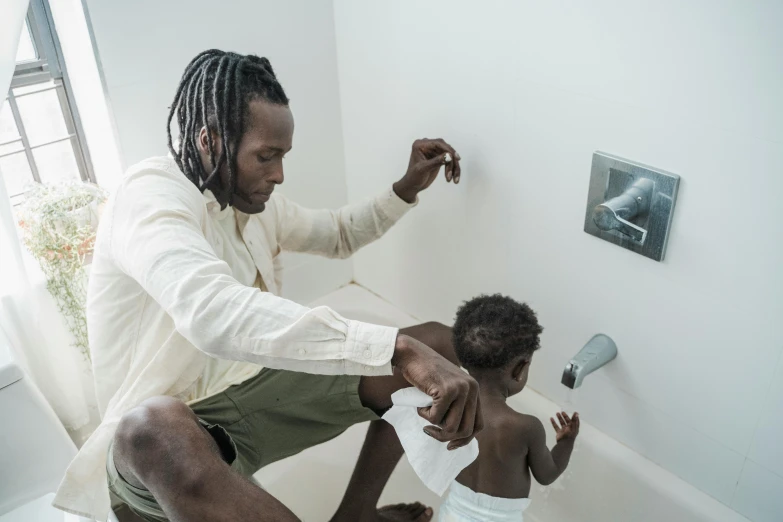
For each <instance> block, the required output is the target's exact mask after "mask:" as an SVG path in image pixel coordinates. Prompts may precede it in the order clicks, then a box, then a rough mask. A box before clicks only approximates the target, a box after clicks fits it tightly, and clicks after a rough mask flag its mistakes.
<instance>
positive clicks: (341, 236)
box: [273, 188, 416, 259]
mask: <svg viewBox="0 0 783 522" xmlns="http://www.w3.org/2000/svg"><path fill="white" fill-rule="evenodd" d="M273 197H274V202H275V205H277V208H276V210H277V216H278V218H277V237H278V243H279V244H280V246H281V248H282V249H283V250H289V251H293V252H306V253H309V254H319V255H322V256H326V257H331V258H340V259H344V258H346V257H349V256H351V255H352V254H353V253H355V252H356V251H357V250H359V249H360V248H361V247H363V246H365V245H367V244H369V243H372V242H373V241H375V240H376V239H378V238H380V237H381V236H383V235H384V234H385V233H386V232H387V231H388V230H389V229H390V228H391V227H392V226H393V225H394V224H395V223H397V221H399V220H400V219H401V218H402V217H403V216H404V215H405V214H406V213H407V212H408V210H410V209H411V208H413V207H414V206H416V203H413V204H409V203H406V202H405V201H403V200H402V199H400V197H399V196H398V195H397V194H396V193H395V192H394V190H393V189H391V188H390V189H388V190H386V191H384V192H383V193H382V194H381V195H380V196H378V197H376V198H373V199H371V200H369V201H366V202H363V203H358V204H354V205H346V206H344V207H342V208H340V209H338V210H325V209H324V210H314V209H309V208H304V207H302V206H301V205H298V204H296V203H294V202H293V201H291V200H289V199H287V198H285V196H282V195H277V194H276V195H275V196H273Z"/></svg>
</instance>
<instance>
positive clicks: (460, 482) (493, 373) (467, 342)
mask: <svg viewBox="0 0 783 522" xmlns="http://www.w3.org/2000/svg"><path fill="white" fill-rule="evenodd" d="M541 331H542V328H541V326H540V325H539V324H538V320H537V318H536V314H535V312H533V310H531V308H530V307H529V306H528V305H526V304H522V303H518V302H516V301H514V300H513V299H511V298H509V297H504V296H501V295H492V296H481V297H477V298H475V299H473V300H471V301H468V302H467V303H465V304H464V305H463V306H462V307H461V308H460V309H459V310H458V311H457V319H456V322H455V324H454V349H455V351H456V352H457V357H458V358H459V360H460V363H461V364H462V366H463V367H464V368H465V369H467V370H468V372H470V375H472V376H473V378H474V379H476V380H477V381H478V383H479V386H480V393H481V407H482V411H483V416H484V425H485V428H484V431H482V432H481V433H479V434H478V437H477V438H478V441H479V456H478V458H477V459H476V460H475V461H474V462H473V463H472V464H471V465H470V466H468V467H467V468H465V469H464V470H462V472H461V473H460V474H459V475H458V476H457V480H456V481H455V482H453V483H452V485H451V489H450V491H449V494H448V497H447V498H446V500H445V502H444V503H443V505H442V506H441V508H440V515H439V520H440V521H441V522H456V521H478V520H480V521H482V522H495V521H504V522H505V521H511V520H513V521H517V522H518V521H520V520H522V512H523V511H524V510H525V509H526V508H527V507H528V505H529V503H530V499H528V498H527V497H528V494H529V493H530V483H531V481H530V475H531V474H532V475H533V477H535V479H536V481H537V482H538V483H540V484H543V485H549V484H551V483H552V482H554V481H555V479H557V477H559V476H560V475H561V474H562V473H563V471H564V470H565V469H566V466H567V465H568V460H569V458H570V457H571V451H572V450H573V448H574V440H575V439H576V436H577V434H578V433H579V414H578V413H574V415H573V417H569V416H568V415H567V414H566V413H565V412H561V413H558V414H557V420H558V422H556V421H555V419H554V418H552V419H550V420H551V421H552V426H554V428H555V434H556V438H557V444H555V447H554V448H553V449H552V451H551V452H550V451H549V449H548V448H547V446H546V432H545V430H544V426H543V425H542V424H541V421H540V420H538V419H537V418H536V417H533V416H531V415H524V414H521V413H517V412H516V411H514V410H513V409H511V408H510V407H509V406H508V405H507V404H506V399H508V398H509V397H510V396H512V395H515V394H517V393H519V392H520V391H522V389H523V388H524V387H525V384H526V383H527V376H528V371H529V370H530V361H531V360H532V358H533V352H535V351H536V350H537V349H538V348H539V339H538V336H539V335H540V334H541Z"/></svg>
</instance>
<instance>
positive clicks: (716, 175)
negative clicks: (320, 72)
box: [335, 0, 783, 521]
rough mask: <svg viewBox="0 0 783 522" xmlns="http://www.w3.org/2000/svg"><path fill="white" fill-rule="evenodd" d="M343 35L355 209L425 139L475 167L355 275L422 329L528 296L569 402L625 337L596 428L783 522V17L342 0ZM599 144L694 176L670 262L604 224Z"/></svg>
mask: <svg viewBox="0 0 783 522" xmlns="http://www.w3.org/2000/svg"><path fill="white" fill-rule="evenodd" d="M335 23H336V35H337V51H338V63H339V71H340V74H339V78H340V93H341V100H342V103H341V107H342V121H343V131H344V141H345V150H346V168H347V176H348V189H349V199H351V200H356V199H358V198H361V197H365V196H368V195H370V194H371V193H373V191H374V190H375V189H376V188H377V186H378V184H379V183H380V182H381V180H387V179H392V178H393V177H396V176H398V175H400V174H401V173H402V172H403V171H404V169H405V167H406V164H407V152H408V150H409V146H410V142H411V141H412V140H413V139H414V138H417V137H422V136H427V137H435V136H442V137H444V138H446V139H448V140H450V141H451V142H452V143H453V144H454V145H455V146H456V147H457V149H458V150H459V152H460V154H461V155H462V157H463V158H464V162H463V164H464V167H463V172H464V173H463V176H462V179H463V181H462V183H461V184H460V185H458V186H456V187H454V186H451V185H448V186H447V185H446V184H445V183H442V182H440V183H438V184H436V185H434V186H433V188H432V189H431V190H430V191H429V192H428V193H426V194H425V195H424V196H423V197H422V198H421V199H422V201H421V205H420V206H419V208H417V209H416V210H415V211H414V212H413V213H412V214H411V215H410V216H409V217H407V218H406V219H405V220H404V221H403V223H401V224H400V225H399V226H398V227H397V228H396V230H394V231H393V232H392V233H391V234H390V236H389V237H387V238H386V239H385V240H384V241H381V242H380V243H378V244H376V245H373V246H372V247H370V248H369V249H367V250H366V251H365V252H363V253H361V254H360V255H359V257H358V258H357V260H356V262H355V271H356V280H357V281H358V282H359V283H360V284H362V285H365V286H367V287H369V288H370V289H371V290H373V291H375V292H378V293H380V294H381V295H382V296H383V297H385V298H387V299H389V300H390V301H392V302H393V303H395V304H397V305H399V306H401V307H402V308H403V309H404V310H406V311H408V312H410V313H412V314H414V315H416V316H418V317H420V318H422V319H437V320H441V321H450V320H452V318H453V314H454V311H455V309H456V307H457V306H458V304H459V303H460V301H461V300H464V299H466V298H469V297H471V296H474V295H477V294H479V293H486V292H504V293H507V294H510V295H512V296H514V297H516V298H518V299H522V300H526V301H528V302H529V303H531V305H532V306H533V307H534V308H535V309H536V310H538V311H539V315H540V319H541V322H542V323H543V324H544V326H545V328H546V331H545V333H544V336H543V348H542V350H541V351H540V353H539V354H538V355H537V356H536V358H535V360H534V365H533V370H532V376H531V386H532V387H533V388H535V389H536V390H538V391H540V392H542V393H543V394H544V395H546V396H548V397H550V398H552V399H554V400H555V401H559V402H561V403H562V402H563V401H565V400H566V389H565V387H564V386H562V385H561V384H560V376H561V373H562V371H563V367H564V365H565V364H566V362H567V360H568V359H569V358H570V357H571V356H573V355H574V354H575V353H576V352H577V351H578V350H579V349H580V348H581V347H582V345H583V344H584V343H585V342H586V341H587V340H588V339H589V338H590V337H591V336H592V335H593V334H595V333H597V332H604V333H606V334H609V335H610V336H611V337H613V338H614V339H615V341H616V342H617V345H618V346H619V350H620V355H619V357H618V359H617V360H616V361H615V362H613V363H612V364H611V366H609V367H607V368H605V369H603V370H601V371H600V372H598V373H596V374H593V375H591V376H589V377H588V378H587V379H586V381H585V383H584V385H583V386H582V387H581V388H580V389H578V390H577V391H575V392H574V395H573V397H574V398H573V400H574V402H575V404H576V406H577V407H578V409H579V410H580V412H582V414H583V418H584V420H585V422H589V423H591V424H593V425H595V426H597V427H598V428H599V429H601V430H603V431H605V432H606V433H608V434H610V435H612V436H613V437H615V438H617V439H619V440H620V441H622V442H623V443H625V444H627V445H628V446H630V447H631V448H633V449H635V450H637V451H639V452H640V453H642V454H643V455H645V456H647V457H648V458H650V459H651V460H653V461H655V462H656V463H658V464H660V465H662V466H663V467H665V468H667V469H669V470H671V471H672V472H674V473H675V474H677V475H679V476H680V477H682V478H684V479H685V480H687V481H689V482H691V483H692V484H694V485H695V486H697V487H698V488H700V489H702V490H703V491H705V492H707V493H709V494H710V495H712V496H713V497H715V498H716V499H718V500H720V501H721V502H723V503H725V504H728V505H731V506H732V507H734V508H735V509H736V510H738V511H740V512H741V513H743V514H746V515H747V516H749V517H751V518H753V519H754V520H757V521H762V520H763V521H767V520H781V519H783V504H782V503H781V502H783V501H781V499H780V492H781V491H783V450H782V449H781V447H780V445H779V443H778V442H779V440H780V433H781V432H783V420H781V419H782V418H783V417H781V415H780V412H781V410H782V409H783V385H782V384H781V383H783V360H782V359H781V355H782V353H783V328H781V325H780V318H781V317H783V298H781V296H783V270H781V267H782V266H783V247H781V237H783V202H781V201H782V200H781V195H782V194H783V96H781V93H783V66H781V63H783V62H782V61H781V60H782V59H783V32H781V31H780V30H779V27H780V25H781V23H783V3H780V2H778V1H761V0H758V1H757V0H753V1H751V0H721V1H715V0H701V1H696V0H692V1H689V2H681V1H676V0H656V1H628V0H593V1H592V2H579V1H576V0H574V1H570V2H569V1H556V2H541V1H534V0H529V1H515V2H510V1H508V2H500V1H490V2H480V3H479V2H466V1H460V2H455V1H453V0H452V1H449V2H447V1H445V0H439V1H430V2H413V1H410V0H408V1H399V2H394V3H388V2H386V3H382V2H355V1H350V0H336V2H335ZM595 150H603V151H606V152H609V153H612V154H616V155H619V156H622V157H627V158H630V159H633V160H637V161H641V162H643V163H646V164H650V165H653V166H656V167H659V168H663V169H666V170H669V171H672V172H675V173H679V174H680V175H681V176H682V184H681V190H680V196H679V199H678V201H677V208H676V212H675V216H674V224H673V228H672V231H671V238H670V241H669V248H668V254H667V258H666V260H665V262H663V263H656V262H654V261H651V260H649V259H647V258H644V257H642V256H639V255H637V254H634V253H631V252H629V251H627V250H623V249H621V248H619V247H617V246H614V245H612V244H610V243H607V242H605V241H601V240H599V239H597V238H595V237H592V236H590V235H588V234H586V233H584V232H583V231H582V228H583V221H584V215H585V204H586V198H587V189H588V181H589V175H590V164H591V155H592V153H593V151H595ZM776 441H778V442H776ZM585 478H586V479H588V480H589V477H585ZM775 491H777V494H772V493H774V492H775Z"/></svg>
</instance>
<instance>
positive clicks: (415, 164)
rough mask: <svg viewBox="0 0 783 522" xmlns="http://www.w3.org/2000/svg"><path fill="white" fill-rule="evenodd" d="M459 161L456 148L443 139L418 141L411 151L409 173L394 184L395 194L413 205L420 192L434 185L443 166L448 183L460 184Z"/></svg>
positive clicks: (414, 143)
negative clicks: (444, 166)
mask: <svg viewBox="0 0 783 522" xmlns="http://www.w3.org/2000/svg"><path fill="white" fill-rule="evenodd" d="M447 155H448V156H447ZM459 160H460V156H459V154H458V153H457V151H456V150H454V147H452V146H451V145H449V144H448V143H446V142H445V141H443V140H442V139H436V140H430V139H427V138H424V139H422V140H416V141H414V142H413V148H412V149H411V159H410V162H409V163H408V171H407V172H406V173H405V175H404V176H403V177H402V179H401V180H400V181H398V182H397V183H395V184H394V192H396V193H397V195H398V196H400V198H401V199H403V200H404V201H407V202H408V203H413V202H414V201H416V195H417V194H418V193H419V192H421V191H422V190H424V189H426V188H427V187H429V186H430V185H432V182H433V181H435V178H436V177H437V176H438V172H440V168H441V167H442V166H443V165H446V181H453V182H454V183H459V177H460V174H461V172H462V171H461V170H460V166H459Z"/></svg>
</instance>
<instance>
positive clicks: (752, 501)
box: [732, 460, 783, 522]
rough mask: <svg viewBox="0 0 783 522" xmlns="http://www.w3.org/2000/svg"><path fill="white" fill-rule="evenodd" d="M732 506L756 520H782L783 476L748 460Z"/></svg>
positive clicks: (758, 521)
mask: <svg viewBox="0 0 783 522" xmlns="http://www.w3.org/2000/svg"><path fill="white" fill-rule="evenodd" d="M732 507H733V508H734V509H735V510H737V511H738V512H740V513H742V514H743V515H745V516H746V517H748V518H749V519H751V520H753V521H754V522H780V521H781V520H782V519H783V517H781V513H783V477H780V476H778V475H775V474H774V473H772V472H771V471H768V470H766V469H764V468H762V467H761V466H759V465H758V464H756V463H755V462H753V461H751V460H749V461H747V463H746V464H745V468H744V469H743V470H742V477H741V478H740V481H739V485H738V486H737V494H736V496H735V497H734V502H733V503H732Z"/></svg>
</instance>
